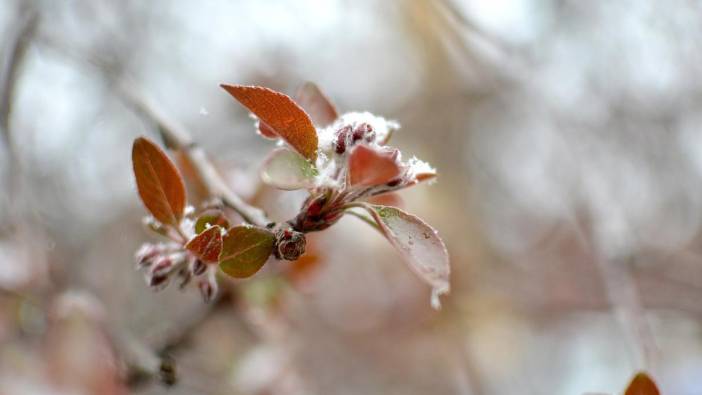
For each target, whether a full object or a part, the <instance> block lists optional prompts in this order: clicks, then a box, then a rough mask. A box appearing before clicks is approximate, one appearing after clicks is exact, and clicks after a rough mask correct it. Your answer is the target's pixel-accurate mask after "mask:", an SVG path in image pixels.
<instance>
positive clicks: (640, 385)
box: [624, 372, 660, 395]
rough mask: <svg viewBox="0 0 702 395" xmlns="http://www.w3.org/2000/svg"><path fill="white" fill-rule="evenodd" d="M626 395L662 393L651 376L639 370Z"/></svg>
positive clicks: (654, 394)
mask: <svg viewBox="0 0 702 395" xmlns="http://www.w3.org/2000/svg"><path fill="white" fill-rule="evenodd" d="M624 395H660V391H658V387H657V386H656V383H655V382H654V381H653V379H652V378H651V376H649V375H648V374H647V373H645V372H639V373H637V374H636V376H634V378H633V379H632V380H631V383H629V386H628V387H627V388H626V392H625V393H624Z"/></svg>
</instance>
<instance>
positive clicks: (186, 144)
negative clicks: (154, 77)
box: [121, 87, 271, 227]
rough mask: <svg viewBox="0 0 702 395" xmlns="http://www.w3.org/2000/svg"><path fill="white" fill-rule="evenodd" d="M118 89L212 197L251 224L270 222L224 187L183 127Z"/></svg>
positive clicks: (132, 92) (129, 91)
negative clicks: (186, 162) (183, 158)
mask: <svg viewBox="0 0 702 395" xmlns="http://www.w3.org/2000/svg"><path fill="white" fill-rule="evenodd" d="M121 92H122V97H123V98H124V100H125V101H126V102H127V104H129V105H130V106H131V107H133V108H134V109H135V110H137V111H138V112H139V113H140V114H141V115H142V116H144V117H146V118H148V119H149V120H151V121H152V122H154V123H155V124H156V125H157V126H158V130H159V133H160V134H161V137H162V138H163V141H164V144H165V145H166V147H168V148H170V149H173V150H178V151H181V152H182V153H183V154H184V155H185V156H186V157H187V158H188V160H189V161H190V162H191V163H192V165H193V167H194V168H195V171H196V172H197V173H198V176H199V178H200V180H199V181H201V182H202V184H203V185H204V186H205V188H207V191H208V193H209V194H210V195H211V196H212V197H214V198H217V199H220V200H221V201H222V203H224V205H226V206H227V207H229V208H231V209H233V210H234V211H236V212H237V213H238V214H239V215H241V217H242V218H243V219H244V221H246V222H248V223H250V224H253V225H256V226H260V227H265V226H266V225H268V224H269V223H270V222H271V220H269V219H268V217H267V216H266V214H265V213H264V212H263V210H261V209H259V208H258V207H254V206H251V205H249V204H247V203H246V202H244V201H243V200H242V199H241V198H240V197H239V195H237V194H236V193H234V192H233V191H232V190H231V189H229V187H227V184H226V183H225V182H224V180H223V179H222V176H221V175H220V174H219V172H218V171H217V169H216V168H215V167H214V165H213V164H212V162H211V161H210V160H209V158H208V157H207V153H206V152H205V150H203V149H202V148H201V147H200V146H198V145H197V144H196V143H195V142H194V141H193V140H192V138H191V137H190V134H189V133H188V131H187V130H185V128H183V127H182V126H181V125H178V124H176V123H174V122H171V121H169V120H168V119H167V118H166V117H165V116H164V115H163V114H162V113H161V112H160V111H159V110H158V109H157V107H156V106H155V105H154V104H153V103H151V102H149V101H148V100H147V99H146V98H145V97H143V96H140V95H138V94H137V93H136V90H134V89H131V88H129V87H127V88H123V89H121Z"/></svg>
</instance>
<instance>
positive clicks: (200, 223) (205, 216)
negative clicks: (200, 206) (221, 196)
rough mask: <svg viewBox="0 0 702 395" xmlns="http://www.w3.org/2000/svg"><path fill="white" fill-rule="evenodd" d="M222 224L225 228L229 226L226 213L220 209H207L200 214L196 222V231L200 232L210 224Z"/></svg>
mask: <svg viewBox="0 0 702 395" xmlns="http://www.w3.org/2000/svg"><path fill="white" fill-rule="evenodd" d="M215 225H218V226H221V227H222V228H223V229H227V228H229V220H228V219H227V217H225V216H224V213H223V212H221V211H219V210H207V211H205V212H204V213H202V214H200V216H199V217H198V218H197V221H196V222H195V233H197V234H200V233H202V232H203V231H204V230H205V229H207V228H208V226H215Z"/></svg>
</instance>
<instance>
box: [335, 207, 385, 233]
mask: <svg viewBox="0 0 702 395" xmlns="http://www.w3.org/2000/svg"><path fill="white" fill-rule="evenodd" d="M342 208H343V209H344V210H348V209H351V208H362V209H364V210H367V209H368V207H367V206H366V203H360V202H351V203H347V204H345V205H343V206H342ZM346 212H347V213H348V214H351V215H353V216H354V217H356V218H358V219H360V220H361V221H363V222H365V223H367V224H368V225H370V226H372V227H373V228H374V229H375V230H377V231H378V232H380V234H382V235H383V237H385V233H383V230H382V229H381V228H380V226H379V225H378V224H377V223H376V222H375V221H373V220H372V219H371V218H368V217H367V216H365V215H363V214H361V213H357V212H355V211H350V210H348V211H346Z"/></svg>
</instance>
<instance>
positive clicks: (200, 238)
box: [185, 225, 222, 263]
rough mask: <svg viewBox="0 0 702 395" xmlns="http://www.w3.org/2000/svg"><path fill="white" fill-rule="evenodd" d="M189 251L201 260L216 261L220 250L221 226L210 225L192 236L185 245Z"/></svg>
mask: <svg viewBox="0 0 702 395" xmlns="http://www.w3.org/2000/svg"><path fill="white" fill-rule="evenodd" d="M185 248H187V249H188V250H189V251H191V252H192V253H193V254H195V255H196V256H197V257H198V258H200V260H202V261H203V262H208V263H209V262H217V261H218V260H219V254H220V253H221V252H222V228H220V227H219V226H216V225H215V226H211V227H210V228H208V229H207V230H205V231H204V232H202V233H200V234H199V235H197V236H195V237H193V238H192V239H191V240H190V241H189V242H188V244H186V245H185Z"/></svg>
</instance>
